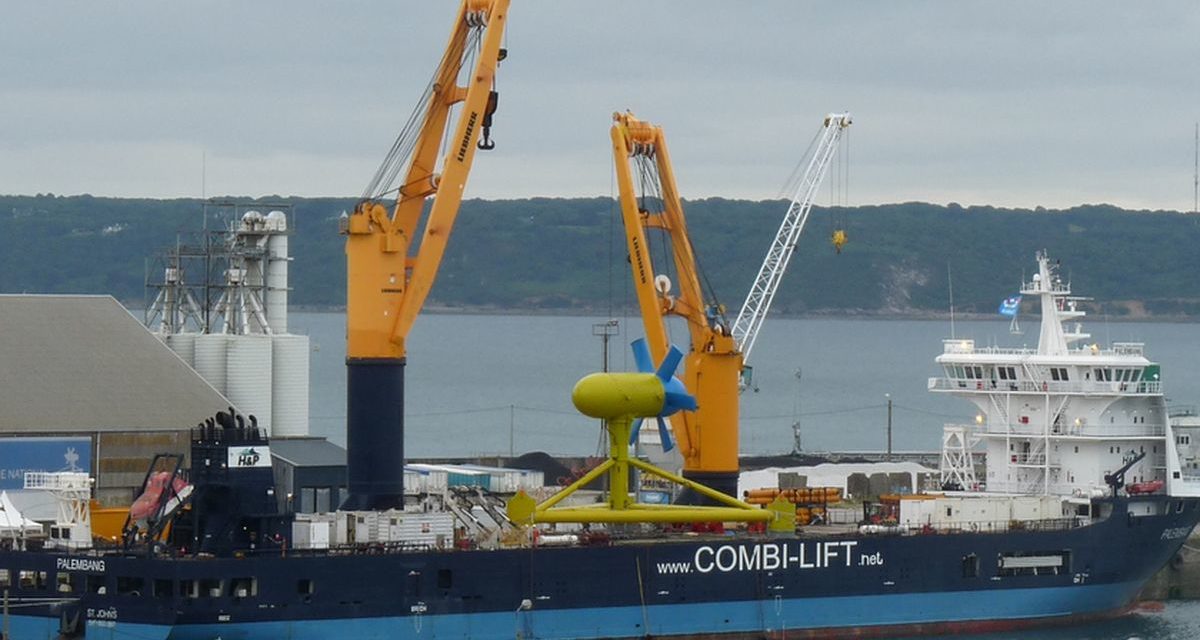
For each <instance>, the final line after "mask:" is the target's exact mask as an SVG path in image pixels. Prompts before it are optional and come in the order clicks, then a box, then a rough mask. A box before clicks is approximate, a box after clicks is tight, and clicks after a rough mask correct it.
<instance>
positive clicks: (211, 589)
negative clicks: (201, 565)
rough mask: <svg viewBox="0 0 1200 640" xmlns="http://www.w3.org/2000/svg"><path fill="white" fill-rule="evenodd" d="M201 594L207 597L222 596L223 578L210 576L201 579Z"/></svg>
mask: <svg viewBox="0 0 1200 640" xmlns="http://www.w3.org/2000/svg"><path fill="white" fill-rule="evenodd" d="M200 595H201V596H204V597H205V598H220V597H221V580H219V579H216V578H209V579H207V580H201V581H200Z"/></svg>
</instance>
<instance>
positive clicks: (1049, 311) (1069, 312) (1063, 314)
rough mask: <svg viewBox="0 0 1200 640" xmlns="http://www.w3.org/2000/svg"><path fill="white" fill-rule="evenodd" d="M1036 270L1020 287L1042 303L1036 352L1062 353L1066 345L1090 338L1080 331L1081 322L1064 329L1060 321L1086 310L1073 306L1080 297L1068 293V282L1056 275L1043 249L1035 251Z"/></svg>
mask: <svg viewBox="0 0 1200 640" xmlns="http://www.w3.org/2000/svg"><path fill="white" fill-rule="evenodd" d="M1037 261H1038V272H1037V273H1035V274H1034V275H1033V280H1032V281H1031V282H1028V283H1026V284H1025V285H1024V286H1022V287H1021V294H1022V295H1027V296H1038V297H1039V299H1040V300H1041V307H1042V330H1041V336H1040V337H1039V339H1038V353H1039V354H1042V355H1064V354H1066V353H1067V348H1068V345H1070V344H1071V343H1073V342H1076V341H1079V340H1083V339H1086V338H1090V337H1091V335H1090V334H1087V333H1083V326H1082V324H1080V323H1078V322H1076V323H1075V325H1074V326H1073V327H1071V330H1070V331H1068V330H1067V329H1066V328H1065V327H1064V326H1063V323H1065V322H1068V321H1070V320H1076V319H1079V318H1082V317H1083V316H1085V315H1086V314H1085V313H1084V312H1083V311H1081V310H1079V309H1078V308H1077V307H1076V303H1077V302H1078V301H1079V300H1083V299H1084V298H1078V297H1073V296H1072V295H1071V285H1070V284H1069V283H1067V284H1064V283H1063V281H1062V277H1061V276H1059V275H1058V270H1057V265H1052V264H1050V258H1049V257H1047V255H1046V252H1045V251H1040V252H1038V254H1037Z"/></svg>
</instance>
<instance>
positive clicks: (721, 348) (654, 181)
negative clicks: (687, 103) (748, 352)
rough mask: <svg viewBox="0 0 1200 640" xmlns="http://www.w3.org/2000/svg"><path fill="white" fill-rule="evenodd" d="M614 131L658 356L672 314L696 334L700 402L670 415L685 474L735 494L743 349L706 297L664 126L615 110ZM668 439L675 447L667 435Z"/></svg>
mask: <svg viewBox="0 0 1200 640" xmlns="http://www.w3.org/2000/svg"><path fill="white" fill-rule="evenodd" d="M611 135H612V148H613V161H614V163H615V165H616V173H617V186H618V190H619V193H620V202H621V218H622V221H623V223H624V226H625V236H626V244H627V249H628V250H629V260H630V266H631V267H632V269H633V282H634V290H635V291H636V293H637V299H638V306H639V308H640V310H641V314H642V321H643V324H644V325H645V330H646V342H647V343H649V346H650V353H651V355H652V357H653V358H654V360H655V361H659V360H661V359H662V358H664V357H665V356H666V354H667V349H668V340H667V326H666V317H667V316H672V315H673V316H678V317H680V318H683V319H684V320H685V321H686V322H687V327H688V333H689V335H690V342H691V344H690V347H691V348H690V349H689V350H688V353H687V355H686V356H685V358H684V375H683V376H682V380H683V384H684V386H685V387H686V388H687V389H688V390H689V391H691V392H692V393H693V394H694V395H695V396H696V398H697V400H698V401H699V407H698V408H697V409H696V410H695V411H681V412H679V413H677V414H675V416H674V417H672V419H671V425H672V430H673V431H674V434H675V439H676V440H677V441H678V443H679V450H680V453H681V454H682V455H683V477H685V478H687V479H689V480H694V481H696V482H699V483H701V484H704V485H707V486H709V487H712V488H713V489H716V490H717V491H720V492H722V493H725V494H727V495H735V494H736V493H737V476H738V430H737V419H738V380H739V377H740V375H741V371H742V354H741V352H740V351H739V350H738V348H737V345H736V344H735V343H734V340H733V337H732V335H731V333H730V331H729V328H728V324H727V323H726V321H725V318H724V309H723V308H722V307H721V306H720V305H719V304H718V303H717V302H716V300H715V299H714V298H713V297H712V296H711V295H710V296H709V298H708V299H706V298H705V297H704V288H703V286H702V284H701V278H700V274H699V270H698V268H697V265H696V256H695V252H694V251H693V249H692V242H691V238H690V237H689V236H688V230H687V222H686V220H685V219H684V215H683V203H682V202H681V201H680V197H679V189H678V187H677V186H676V183H675V174H674V170H673V169H672V168H671V156H670V153H669V152H668V150H667V142H666V138H665V136H664V135H663V131H662V128H661V127H658V126H655V125H652V124H650V123H648V122H643V121H641V120H638V119H637V118H635V117H634V116H633V114H631V113H616V114H613V126H612V130H611ZM634 165H636V166H637V168H638V169H639V170H640V174H641V176H642V178H643V179H642V180H640V182H641V183H642V184H643V186H644V187H645V188H646V189H647V190H648V191H650V193H648V194H647V195H645V196H644V197H642V198H639V197H638V195H637V193H636V191H635V184H634ZM655 176H657V178H655ZM650 229H658V230H661V232H663V233H665V234H666V235H667V236H668V237H669V239H670V247H671V260H672V263H673V265H674V270H675V273H676V278H677V280H678V283H677V285H678V291H677V292H674V291H672V283H671V282H670V280H669V279H668V278H667V277H666V276H657V275H656V274H655V273H654V268H653V263H652V262H651V260H650V250H649V244H650V243H649V241H648V233H647V231H648V230H650ZM663 444H664V447H668V448H669V447H670V443H669V441H664V443H663ZM685 500H687V499H686V498H685ZM687 501H690V500H687Z"/></svg>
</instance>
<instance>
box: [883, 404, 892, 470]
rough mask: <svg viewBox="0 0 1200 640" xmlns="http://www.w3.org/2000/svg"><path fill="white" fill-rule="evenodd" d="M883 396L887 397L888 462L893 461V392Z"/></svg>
mask: <svg viewBox="0 0 1200 640" xmlns="http://www.w3.org/2000/svg"><path fill="white" fill-rule="evenodd" d="M883 397H885V398H887V407H888V420H887V457H886V458H885V459H886V460H887V461H888V462H891V461H892V394H890V393H885V394H883Z"/></svg>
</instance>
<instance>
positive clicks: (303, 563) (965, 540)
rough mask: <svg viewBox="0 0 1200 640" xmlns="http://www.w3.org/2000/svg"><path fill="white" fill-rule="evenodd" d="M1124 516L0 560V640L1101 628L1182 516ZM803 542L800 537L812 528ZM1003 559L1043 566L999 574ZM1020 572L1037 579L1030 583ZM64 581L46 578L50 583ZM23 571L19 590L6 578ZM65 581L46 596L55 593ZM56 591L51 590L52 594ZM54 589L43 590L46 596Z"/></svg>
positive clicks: (1162, 503)
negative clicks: (1002, 527) (37, 583)
mask: <svg viewBox="0 0 1200 640" xmlns="http://www.w3.org/2000/svg"><path fill="white" fill-rule="evenodd" d="M1138 500H1140V501H1141V502H1143V503H1150V504H1151V506H1152V510H1153V512H1154V515H1142V516H1133V515H1130V513H1129V512H1128V511H1127V505H1128V504H1129V500H1127V499H1114V500H1112V501H1109V502H1107V503H1106V504H1107V506H1108V507H1111V515H1109V516H1108V517H1107V518H1105V519H1103V520H1100V521H1098V522H1094V523H1092V524H1087V525H1084V526H1075V527H1063V528H1058V529H1055V530H1021V529H1010V530H1008V531H1006V532H1003V533H987V532H969V531H968V532H960V533H947V534H938V533H931V534H918V535H878V536H863V535H857V534H855V535H844V536H837V535H801V536H788V537H785V538H776V537H764V536H744V535H743V536H710V537H707V538H700V537H683V538H663V539H658V540H652V541H646V540H643V541H639V542H633V541H627V542H614V543H612V544H608V545H604V546H583V547H567V548H551V547H544V548H536V549H511V550H500V551H445V552H413V553H381V554H378V555H372V554H352V555H350V554H348V555H335V554H330V553H309V554H300V553H296V552H289V553H288V554H287V555H286V556H284V555H283V554H281V553H280V552H279V551H275V552H274V553H272V554H270V555H260V556H256V557H244V558H192V557H189V558H145V557H129V556H124V557H122V556H103V557H102V559H103V564H102V565H98V564H96V562H94V561H92V562H79V561H78V560H77V558H78V557H73V556H63V555H60V554H50V553H31V552H6V553H0V565H2V566H3V567H7V568H9V569H10V572H11V575H12V576H13V578H14V579H17V578H18V576H19V575H21V576H26V577H29V576H37V575H38V574H43V575H42V578H41V580H42V584H43V587H42V588H43V589H44V591H41V592H39V591H38V590H37V588H22V587H20V586H18V585H14V587H16V588H14V589H13V590H12V591H11V593H12V597H13V598H14V603H16V602H20V601H25V602H27V603H32V602H34V601H35V600H36V599H38V598H49V597H61V598H62V600H61V601H60V602H59V603H58V604H54V605H35V606H32V607H29V606H25V607H24V608H22V609H14V613H17V614H19V615H13V616H10V624H11V625H12V630H13V635H12V637H13V638H21V639H22V640H24V639H26V638H29V639H35V640H40V639H41V638H47V639H53V638H57V637H58V634H59V629H60V625H61V624H62V620H63V619H64V618H66V619H68V620H69V619H70V618H71V617H72V616H75V615H78V616H79V617H80V625H81V626H82V629H81V630H82V631H83V634H84V635H83V636H82V637H86V638H88V639H92V638H104V639H106V640H143V639H146V638H164V639H171V640H212V639H213V638H217V637H220V638H221V639H222V640H232V639H237V638H246V639H248V640H250V639H252V640H273V639H276V638H278V639H285V638H286V639H289V640H300V639H310V638H311V639H312V640H327V639H328V638H331V637H344V638H354V639H355V640H375V639H378V640H384V639H388V640H394V639H396V638H513V637H521V638H619V637H631V638H632V637H645V636H647V635H650V636H662V637H669V636H679V637H716V636H728V637H750V636H753V637H764V636H768V637H780V638H782V637H785V636H786V637H793V638H794V637H805V636H844V635H848V634H856V635H886V634H900V633H907V634H911V633H921V632H935V631H937V632H945V631H950V630H955V629H993V628H999V627H1010V626H1025V625H1029V624H1036V623H1044V622H1048V621H1062V620H1073V619H1078V618H1090V617H1097V616H1103V615H1111V614H1115V613H1119V612H1121V611H1122V610H1124V609H1125V608H1126V607H1128V606H1129V605H1130V604H1131V603H1132V602H1133V601H1134V599H1135V598H1136V596H1137V594H1138V592H1139V590H1140V589H1141V587H1142V586H1143V585H1144V584H1145V582H1146V581H1147V580H1148V579H1149V578H1150V577H1151V576H1152V575H1153V574H1154V573H1155V572H1156V571H1158V570H1159V569H1160V568H1162V567H1163V566H1164V565H1165V564H1166V563H1167V562H1168V561H1169V560H1170V559H1171V557H1172V556H1173V555H1174V554H1175V553H1177V552H1178V550H1179V547H1180V546H1181V545H1182V544H1183V543H1184V541H1185V540H1186V537H1187V535H1188V533H1190V531H1191V529H1192V528H1193V527H1194V526H1195V524H1196V522H1197V520H1200V501H1196V500H1186V501H1183V500H1169V499H1167V498H1165V497H1156V498H1142V499H1138ZM810 531H813V532H816V531H819V529H818V528H813V529H810ZM1004 558H1009V559H1011V558H1017V559H1024V560H1029V559H1031V558H1042V560H1040V562H1043V564H1044V565H1045V563H1046V562H1047V561H1046V560H1045V559H1046V558H1050V559H1051V560H1053V561H1054V562H1051V563H1050V564H1053V565H1054V566H1052V567H1047V566H1043V567H1042V568H1040V569H1038V568H1029V567H1026V566H1024V565H1021V564H1020V563H1018V564H1017V565H1016V568H1014V566H1013V565H1012V563H1011V560H1010V561H1009V565H1008V566H1006V564H1005V561H1004V560H1002V559H1004ZM1035 564H1036V563H1035ZM60 569H65V570H60ZM21 571H24V572H25V573H19V572H21ZM63 574H65V575H67V576H69V577H68V578H60V577H59V576H60V575H63ZM60 581H66V583H67V584H66V586H63V585H62V584H60ZM56 586H57V588H56Z"/></svg>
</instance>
